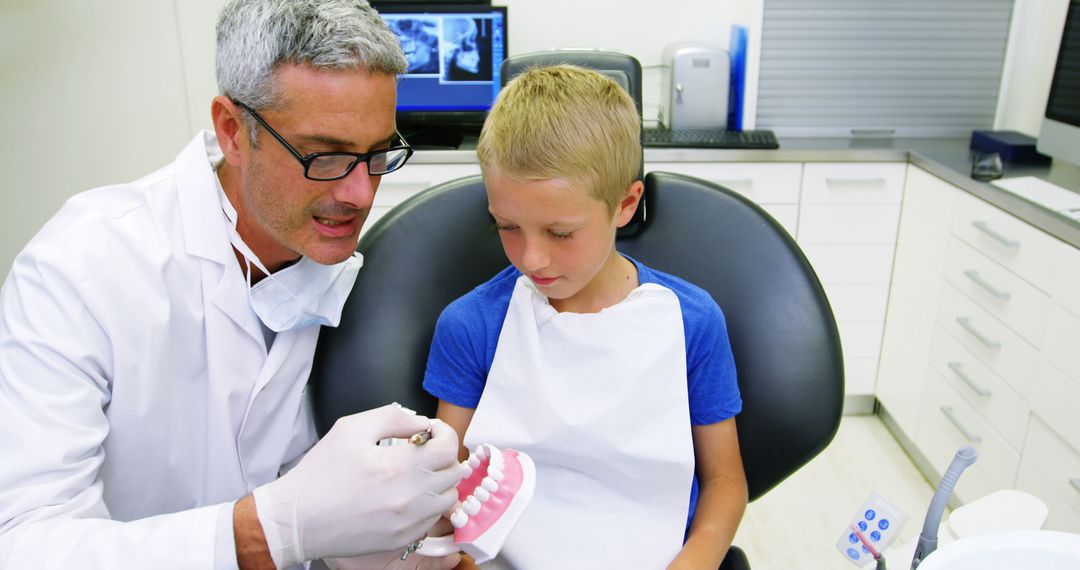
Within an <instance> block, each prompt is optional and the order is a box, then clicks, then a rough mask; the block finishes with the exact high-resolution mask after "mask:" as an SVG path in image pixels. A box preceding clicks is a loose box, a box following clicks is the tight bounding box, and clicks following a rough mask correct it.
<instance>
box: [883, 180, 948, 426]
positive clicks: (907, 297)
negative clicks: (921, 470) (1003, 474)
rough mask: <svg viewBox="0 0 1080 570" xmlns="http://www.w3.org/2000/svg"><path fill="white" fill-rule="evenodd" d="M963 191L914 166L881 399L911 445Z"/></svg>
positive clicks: (891, 300) (895, 277)
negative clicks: (954, 211) (945, 247)
mask: <svg viewBox="0 0 1080 570" xmlns="http://www.w3.org/2000/svg"><path fill="white" fill-rule="evenodd" d="M956 192H957V189H956V188H954V187H953V186H952V185H950V184H948V183H946V182H944V181H942V180H941V179H939V178H936V177H934V176H931V175H929V174H927V173H926V172H924V171H923V170H921V169H919V168H916V167H914V166H908V171H907V180H906V182H905V190H904V198H903V209H902V211H901V215H900V230H899V234H898V235H899V237H898V242H897V244H896V260H895V263H894V265H893V273H892V285H891V289H890V292H889V305H888V312H887V314H886V318H885V332H884V342H883V344H882V348H881V358H880V363H879V366H878V381H877V389H876V391H877V397H878V400H879V401H881V402H882V403H883V404H884V405H885V406H886V408H887V409H888V411H889V414H890V415H891V416H892V417H893V419H894V420H895V421H896V423H897V425H898V426H899V428H900V429H901V430H902V431H903V432H904V434H905V435H906V436H907V437H908V439H914V438H915V429H916V426H917V425H918V420H919V412H920V409H921V407H922V394H923V381H924V377H925V374H926V368H927V362H928V355H929V352H930V341H931V335H932V333H933V329H934V319H935V309H936V307H937V305H938V296H939V295H940V294H941V274H942V267H943V265H944V261H945V256H944V253H943V250H942V248H941V247H940V244H941V243H945V242H946V241H947V240H948V239H949V227H950V224H951V220H952V206H953V200H954V198H955V196H956Z"/></svg>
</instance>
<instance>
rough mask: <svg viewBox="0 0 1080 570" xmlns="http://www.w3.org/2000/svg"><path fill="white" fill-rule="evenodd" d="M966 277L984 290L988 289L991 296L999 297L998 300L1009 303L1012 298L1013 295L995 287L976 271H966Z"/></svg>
mask: <svg viewBox="0 0 1080 570" xmlns="http://www.w3.org/2000/svg"><path fill="white" fill-rule="evenodd" d="M964 275H965V276H966V277H967V278H968V279H971V280H972V281H974V282H975V284H976V285H978V286H979V287H982V288H983V289H986V290H987V291H989V292H990V294H991V295H993V296H995V297H997V298H998V299H1001V300H1002V301H1008V300H1009V297H1012V294H1011V293H1009V292H1008V291H1002V290H1001V289H998V288H997V287H994V286H993V285H992V284H991V283H990V282H989V281H987V280H986V279H985V278H984V277H983V276H982V275H979V272H978V271H975V270H974V269H965V270H964Z"/></svg>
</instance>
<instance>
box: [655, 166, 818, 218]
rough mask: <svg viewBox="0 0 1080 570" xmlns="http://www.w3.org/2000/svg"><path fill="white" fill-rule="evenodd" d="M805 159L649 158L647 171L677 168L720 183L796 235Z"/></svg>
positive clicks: (666, 170) (682, 171)
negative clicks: (711, 160) (789, 161)
mask: <svg viewBox="0 0 1080 570" xmlns="http://www.w3.org/2000/svg"><path fill="white" fill-rule="evenodd" d="M802 170H803V165H802V164H801V163H775V162H649V163H646V164H645V172H646V173H648V172H656V171H662V172H674V173H677V174H685V175H687V176H693V177H695V178H700V179H702V180H707V181H709V182H713V183H715V184H719V185H720V186H723V187H725V188H727V189H729V190H733V191H735V192H738V193H739V194H742V195H743V196H746V197H747V198H749V199H750V200H751V201H753V202H754V203H755V204H757V205H759V206H761V207H762V208H763V209H764V210H765V211H766V212H768V213H769V215H771V216H772V217H773V218H775V219H776V221H777V222H780V225H782V226H784V229H786V230H787V231H788V233H789V234H791V235H792V236H794V235H796V233H797V230H798V224H799V187H800V185H801V184H802Z"/></svg>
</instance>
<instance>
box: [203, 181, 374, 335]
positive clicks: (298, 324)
mask: <svg viewBox="0 0 1080 570" xmlns="http://www.w3.org/2000/svg"><path fill="white" fill-rule="evenodd" d="M218 192H219V194H220V198H221V209H222V210H223V211H224V213H225V218H226V219H227V220H228V222H229V223H228V224H227V225H226V227H227V229H228V232H229V241H230V242H231V243H232V245H233V247H235V248H236V250H237V251H239V252H240V254H241V255H242V256H244V260H245V262H246V263H247V276H248V299H249V301H250V302H251V308H252V310H253V311H255V314H256V315H258V317H259V320H261V321H262V323H263V324H264V325H266V327H267V328H269V329H270V330H272V331H274V332H282V331H286V330H292V329H300V328H304V327H309V326H312V325H324V326H331V327H336V326H337V325H338V323H339V322H341V308H342V307H343V306H344V305H345V299H346V298H348V296H349V292H350V291H351V290H352V286H353V283H355V282H356V276H357V274H358V273H359V271H360V267H361V266H362V265H363V263H364V258H363V256H361V255H360V254H359V253H357V252H354V253H353V255H352V256H351V257H349V258H348V259H346V260H345V261H343V262H341V263H337V264H334V265H323V264H321V263H318V262H316V261H312V260H311V259H309V258H308V257H307V256H303V257H301V258H300V261H297V262H296V263H295V264H293V265H291V266H289V267H286V268H285V269H282V270H279V271H277V272H275V273H270V272H269V271H267V269H266V266H265V265H263V263H262V262H261V261H260V260H259V258H258V256H256V255H255V252H253V251H252V250H251V248H250V247H248V245H247V244H246V243H244V240H243V239H242V238H241V237H240V233H239V232H237V231H236V220H237V215H236V208H234V207H233V205H232V203H231V202H230V201H229V198H228V196H226V195H225V190H224V189H223V188H221V185H220V184H219V185H218ZM252 265H254V266H255V267H257V268H259V270H260V271H262V272H263V273H265V274H266V277H264V278H263V280H262V281H259V282H258V283H256V284H255V285H254V286H252V285H251V266H252Z"/></svg>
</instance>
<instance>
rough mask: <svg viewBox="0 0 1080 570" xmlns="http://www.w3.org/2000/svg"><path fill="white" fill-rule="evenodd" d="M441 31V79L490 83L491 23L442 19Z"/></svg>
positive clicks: (469, 19) (486, 21) (483, 20)
mask: <svg viewBox="0 0 1080 570" xmlns="http://www.w3.org/2000/svg"><path fill="white" fill-rule="evenodd" d="M442 31H443V36H442V40H443V41H442V46H443V48H442V53H443V78H444V79H445V80H447V81H491V79H492V77H491V76H492V73H491V35H492V26H491V20H490V19H486V18H483V19H482V18H468V17H450V18H445V19H444V20H443V30H442Z"/></svg>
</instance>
